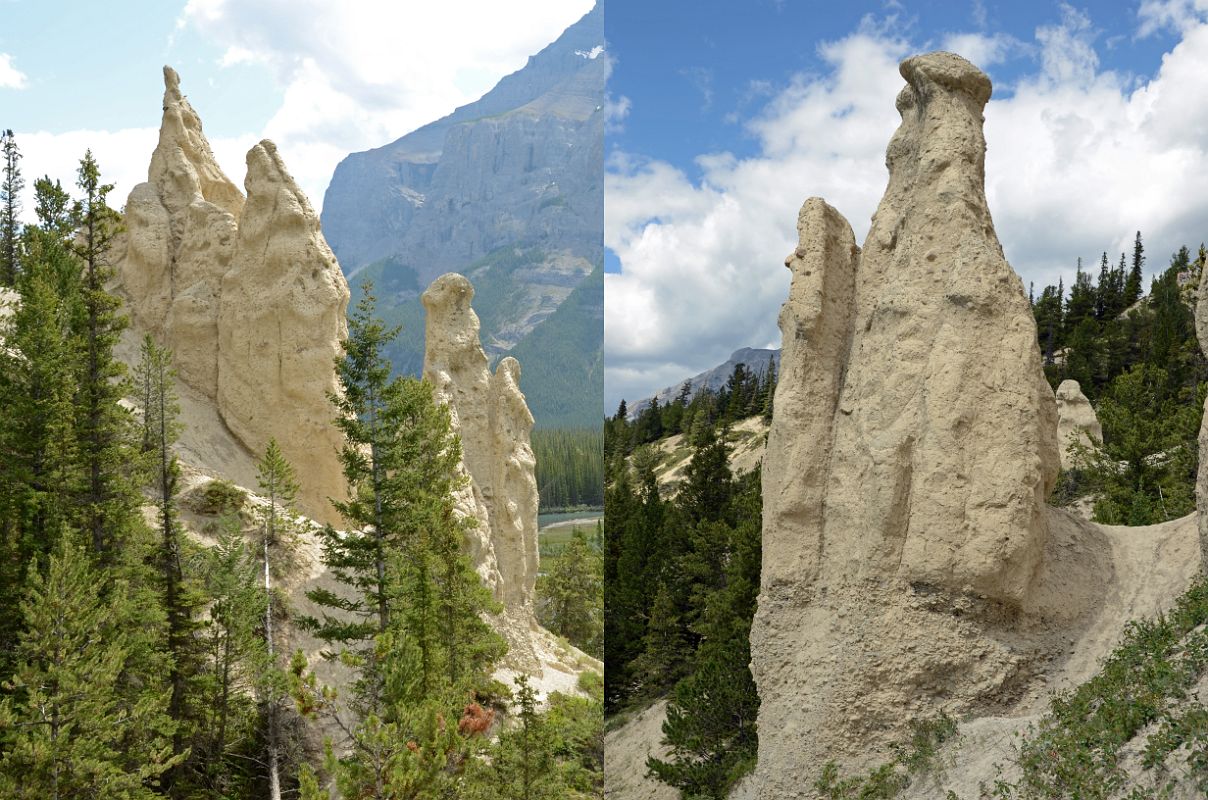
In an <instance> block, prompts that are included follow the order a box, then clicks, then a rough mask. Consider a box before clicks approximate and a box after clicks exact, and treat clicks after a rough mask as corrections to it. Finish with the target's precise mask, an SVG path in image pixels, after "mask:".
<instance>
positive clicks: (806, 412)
mask: <svg viewBox="0 0 1208 800" xmlns="http://www.w3.org/2000/svg"><path fill="white" fill-rule="evenodd" d="M901 74H902V76H903V78H905V79H906V82H907V85H906V87H905V88H903V90H902V92H901V94H899V96H898V100H897V107H898V110H899V112H900V113H901V116H902V123H901V125H900V126H899V127H898V129H897V131H896V132H895V133H894V135H893V138H892V139H891V140H890V143H889V146H888V148H887V150H886V165H887V166H888V168H889V182H888V186H887V188H886V191H885V194H884V196H883V198H882V200H881V203H880V205H879V207H878V208H877V212H876V214H875V215H874V217H873V221H872V226H871V228H870V230H869V234H868V238H867V239H866V241H865V244H864V247H863V249H862V250H861V249H859V248H857V247H856V246H855V240H854V238H853V236H852V232H851V228H850V226H849V225H848V224H847V221H846V220H845V219H843V217H842V216H841V215H840V214H839V212H837V211H835V209H833V208H831V207H830V206H828V205H827V204H826V203H825V202H823V201H822V200H820V199H817V198H813V199H810V200H808V201H806V203H805V206H804V207H803V208H802V210H801V214H800V216H799V218H798V233H799V246H798V247H797V248H796V250H795V251H794V252H793V254H792V255H790V257H789V259H788V261H787V262H786V263H787V266H789V268H790V269H791V270H792V273H793V277H792V285H791V288H790V291H789V298H788V301H787V302H786V303H785V305H784V307H783V308H782V310H781V312H780V329H781V332H782V334H783V336H784V343H783V354H782V359H781V368H780V378H779V383H778V385H777V389H776V397H775V412H774V416H773V420H772V428H771V431H770V432H769V435H768V447H767V454H766V456H765V459H764V463H763V498H764V504H763V564H764V567H763V573H762V585H761V590H760V597H759V606H758V612H757V615H756V618H755V622H754V625H753V628H752V631H751V654H752V671H753V673H754V676H755V679H756V683H757V686H758V689H759V694H760V698H761V706H760V712H759V731H760V736H759V759H758V765H759V766H758V780H757V781H756V783H757V785H758V786H759V791H760V796H761V797H766V798H771V797H776V798H780V797H791V796H796V793H797V792H798V789H799V787H800V786H802V785H809V783H810V782H811V781H812V779H813V777H816V769H817V768H818V767H820V766H821V764H822V763H823V762H824V761H826V760H828V759H830V758H834V759H836V760H839V761H841V762H844V761H847V760H849V759H851V758H856V759H858V758H859V757H860V754H867V753H868V752H869V751H870V745H872V746H874V747H875V746H876V745H877V744H886V743H887V742H888V741H891V740H892V739H893V738H894V737H895V735H896V734H898V733H901V732H902V731H903V730H904V725H905V723H906V721H907V720H908V719H909V718H910V716H911V714H909V713H903V709H906V708H909V709H910V710H911V712H914V711H919V710H928V709H930V710H934V711H938V710H939V709H940V708H943V709H945V710H948V711H949V712H951V711H953V710H954V709H959V708H961V707H964V706H966V705H969V704H974V703H977V702H979V701H980V700H981V699H982V698H984V697H985V696H987V695H990V694H993V693H994V692H996V691H997V690H999V689H1000V688H1001V685H1002V684H1003V682H1004V681H1006V680H1008V679H1009V677H1010V676H1011V675H1012V674H1013V672H1012V665H1013V664H1015V663H1016V661H1017V660H1018V655H1017V654H1016V653H1014V652H1013V651H1012V649H1011V648H1012V645H1010V644H1007V643H1005V642H1004V641H1003V639H1002V637H998V636H995V635H992V633H989V632H988V631H987V630H986V629H984V628H983V627H979V626H982V625H983V624H985V625H990V624H992V623H991V622H988V621H989V620H995V619H1003V618H1009V614H1008V613H1007V612H1005V611H1004V609H1014V610H1016V611H1019V610H1021V609H1026V608H1029V607H1030V606H1029V604H1030V597H1031V591H1032V587H1033V585H1034V583H1035V581H1036V578H1037V575H1038V574H1039V573H1040V568H1041V566H1042V560H1043V559H1044V557H1045V546H1046V542H1047V539H1048V521H1047V519H1048V517H1047V512H1046V510H1045V505H1044V501H1045V498H1046V496H1047V494H1048V492H1049V490H1050V489H1051V488H1052V486H1053V483H1054V481H1055V478H1056V473H1057V469H1058V455H1057V441H1056V440H1057V436H1056V423H1057V418H1056V406H1055V402H1054V398H1053V393H1052V390H1051V389H1050V388H1049V386H1048V384H1047V383H1046V382H1045V378H1044V373H1043V370H1042V368H1041V360H1040V352H1039V349H1038V346H1037V343H1036V326H1035V322H1034V320H1033V317H1032V313H1031V310H1030V309H1029V307H1028V301H1027V297H1026V295H1025V293H1024V290H1023V284H1022V283H1021V281H1020V279H1019V277H1018V276H1017V275H1016V274H1015V273H1014V271H1013V270H1012V269H1011V267H1010V265H1009V264H1007V262H1006V260H1005V259H1004V257H1003V253H1002V247H1001V246H1000V244H999V241H998V238H997V236H996V234H995V232H994V226H993V223H992V221H991V218H990V212H989V209H988V207H987V204H986V197H985V149H986V143H985V137H984V134H983V132H982V110H983V108H984V106H985V104H986V102H987V100H988V99H989V97H990V92H991V88H990V81H989V79H988V78H987V77H986V76H985V74H983V73H982V72H981V71H980V70H978V69H977V68H976V67H975V66H973V65H972V64H970V63H969V62H968V61H966V60H965V59H963V58H961V57H960V56H957V55H954V54H952V53H931V54H928V55H923V56H916V57H913V58H909V59H907V60H905V61H903V62H902V64H901ZM920 598H925V600H920ZM953 608H959V609H963V610H962V611H961V612H960V613H959V614H950V613H946V612H945V611H944V609H953ZM1003 615H1005V616H1003ZM983 621H987V622H984V623H983ZM919 641H925V642H927V647H926V650H927V657H926V658H925V659H920V655H919V651H916V647H917V643H918V642H919ZM971 654H972V655H971ZM803 687H809V688H808V689H806V688H803ZM806 692H808V696H805V694H804V693H806ZM810 769H814V770H815V773H814V774H813V775H811V774H809V770H810Z"/></svg>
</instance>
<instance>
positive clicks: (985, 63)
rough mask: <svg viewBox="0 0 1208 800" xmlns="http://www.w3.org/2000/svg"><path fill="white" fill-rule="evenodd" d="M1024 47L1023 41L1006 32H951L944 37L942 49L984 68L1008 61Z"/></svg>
mask: <svg viewBox="0 0 1208 800" xmlns="http://www.w3.org/2000/svg"><path fill="white" fill-rule="evenodd" d="M1021 48H1022V42H1020V41H1018V40H1017V39H1015V38H1014V37H1013V36H1009V35H1007V34H1005V33H996V34H992V35H989V34H984V33H950V34H948V35H947V36H945V37H944V39H943V43H942V44H941V45H940V49H941V50H947V51H949V52H951V53H957V54H959V55H962V56H964V57H965V58H967V59H969V60H970V61H972V62H973V63H974V64H976V65H977V66H979V67H981V68H982V69H989V68H990V67H992V66H994V65H995V64H1001V63H1003V62H1004V61H1006V60H1007V59H1008V58H1009V57H1010V56H1011V54H1012V53H1013V52H1015V51H1017V50H1019V49H1021Z"/></svg>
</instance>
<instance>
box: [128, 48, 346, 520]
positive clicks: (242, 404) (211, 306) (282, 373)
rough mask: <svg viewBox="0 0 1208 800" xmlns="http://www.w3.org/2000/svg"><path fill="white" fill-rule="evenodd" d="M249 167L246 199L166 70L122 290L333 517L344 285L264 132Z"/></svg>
mask: <svg viewBox="0 0 1208 800" xmlns="http://www.w3.org/2000/svg"><path fill="white" fill-rule="evenodd" d="M247 163H248V175H247V181H246V189H247V192H248V198H247V199H246V200H245V199H244V195H243V193H242V192H240V191H239V189H238V188H237V187H236V186H235V184H234V183H232V182H231V181H230V180H229V179H228V178H227V177H226V175H225V174H224V173H223V171H222V169H221V167H219V166H218V162H217V161H216V160H215V158H214V154H213V152H212V151H211V149H210V145H209V143H208V142H207V141H206V138H205V135H204V133H203V132H202V127H201V120H200V118H199V117H198V116H197V113H196V112H195V111H194V110H193V108H192V106H190V105H189V101H188V100H187V99H185V97H184V96H183V95H182V94H181V91H180V77H179V76H178V75H177V74H176V72H175V71H174V70H173V69H172V68H171V67H164V110H163V121H162V123H161V126H160V135H159V143H158V145H157V146H156V148H155V152H154V153H153V154H152V156H151V166H150V168H149V169H148V177H147V182H145V183H140V184H138V185H137V186H135V187H134V189H133V190H132V191H131V193H130V197H129V199H128V200H127V202H126V215H125V228H126V230H125V232H124V233H123V234H122V236H121V237H120V238H119V240H118V241H117V242H115V246H114V248H113V251H112V252H113V255H114V264H115V267H116V271H117V278H118V289H119V291H120V292H121V293H122V294H124V295H125V297H126V299H127V301H128V302H127V308H128V310H129V313H130V316H131V319H132V322H133V325H134V327H135V329H137V331H138V332H139V333H149V334H150V335H151V336H152V337H153V338H155V339H156V340H157V341H158V342H159V343H160V344H161V345H163V346H165V347H167V348H169V349H170V350H172V353H173V358H174V363H175V365H176V369H177V373H178V375H179V378H180V380H181V381H182V382H183V383H185V384H187V385H188V387H190V388H191V389H192V390H195V391H196V392H197V393H198V394H200V395H201V396H202V397H203V398H205V399H206V400H208V401H209V402H211V403H212V404H213V405H214V408H215V410H216V411H217V412H218V416H219V417H220V418H221V420H222V422H223V423H224V424H225V425H226V426H227V427H228V428H229V429H230V430H231V432H233V433H234V434H235V437H236V438H237V439H238V440H239V442H240V443H241V444H242V445H243V446H244V447H246V448H247V449H248V450H249V451H250V453H249V454H250V455H253V456H254V455H258V454H259V453H261V452H263V450H264V447H265V445H266V444H267V443H268V440H269V438H272V437H275V438H276V439H277V442H278V444H279V445H280V446H281V449H282V452H283V453H284V454H285V456H286V458H288V459H289V460H290V461H291V462H292V463H293V464H294V466H295V469H296V470H297V473H298V478H299V481H300V483H301V485H302V494H301V496H300V497H299V506H300V507H301V509H302V510H303V511H305V512H306V513H307V514H308V515H309V516H311V517H314V518H315V519H320V520H323V521H329V522H333V523H336V522H338V521H339V520H338V516H337V515H336V514H335V512H334V509H333V508H332V507H331V504H330V502H329V501H328V498H329V497H336V498H338V497H342V496H343V495H344V481H343V477H342V472H341V469H340V464H339V459H338V456H337V449H338V446H339V442H340V438H339V434H338V431H337V430H336V428H335V426H334V425H333V424H332V419H333V411H332V408H331V406H330V404H329V402H328V400H327V396H326V393H327V392H329V391H333V390H335V388H336V380H335V370H334V363H335V359H336V357H337V356H339V355H340V352H341V350H340V341H341V340H342V339H343V338H344V337H345V336H346V335H347V324H346V322H345V311H346V308H347V305H348V285H347V283H346V281H345V280H344V276H343V274H342V272H341V271H340V267H339V265H338V264H337V263H336V260H335V257H334V256H333V255H332V253H331V250H330V248H328V247H327V244H326V242H325V241H324V239H323V234H322V233H321V232H320V230H319V218H318V215H317V214H316V213H315V211H314V210H313V209H312V208H311V206H310V203H309V202H308V201H307V199H306V198H305V196H303V194H302V192H301V191H300V190H299V189H298V186H297V184H296V183H295V182H294V180H293V178H291V177H290V175H289V173H288V172H287V171H286V169H285V167H284V165H283V164H282V162H281V159H280V156H279V155H278V154H277V150H276V147H274V146H273V144H272V142H267V141H265V142H261V143H260V144H258V145H256V146H255V147H253V148H252V150H251V151H250V152H249V153H248V161H247ZM202 466H204V465H202Z"/></svg>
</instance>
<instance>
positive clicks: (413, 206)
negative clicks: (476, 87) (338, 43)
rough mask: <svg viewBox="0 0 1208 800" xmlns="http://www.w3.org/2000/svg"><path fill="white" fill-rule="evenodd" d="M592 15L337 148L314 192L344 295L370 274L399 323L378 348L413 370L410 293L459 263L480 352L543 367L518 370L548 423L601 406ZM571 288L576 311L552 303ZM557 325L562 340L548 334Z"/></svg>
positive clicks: (599, 57)
mask: <svg viewBox="0 0 1208 800" xmlns="http://www.w3.org/2000/svg"><path fill="white" fill-rule="evenodd" d="M603 19H604V12H603V9H602V7H600V6H597V7H596V8H595V9H593V10H592V11H591V12H590V13H588V14H587V15H586V16H585V17H583V19H581V20H580V21H579V22H577V23H575V24H574V25H572V26H571V27H570V28H568V29H567V30H566V31H565V32H564V33H563V34H562V35H561V36H560V37H559V38H558V40H557V41H555V42H553V43H552V44H550V45H549V46H548V47H546V48H545V49H544V50H542V51H541V52H540V53H538V54H537V55H535V56H533V57H532V58H530V59H529V62H528V64H526V65H525V67H524V68H522V69H520V70H519V71H517V72H515V73H513V74H512V75H509V76H507V77H505V78H504V79H503V80H501V81H500V82H499V83H498V85H496V86H495V88H494V89H492V90H491V91H490V92H488V93H487V94H486V95H484V96H483V97H482V98H481V99H480V100H478V101H476V102H474V103H471V104H469V105H467V106H463V107H461V108H459V109H457V110H456V111H454V112H453V113H452V114H450V115H449V116H447V117H445V118H443V119H440V120H437V121H436V122H433V123H431V124H429V125H426V126H424V127H422V128H419V129H418V130H416V131H413V132H411V133H409V134H407V135H406V136H403V137H402V138H400V139H398V140H396V141H394V142H392V143H390V144H387V145H384V146H382V147H379V148H376V149H374V150H369V151H366V152H363V153H353V154H351V155H349V156H348V157H346V158H345V159H344V160H343V161H342V162H341V163H340V164H339V166H338V167H337V168H336V171H335V174H334V175H333V176H332V180H331V185H330V186H329V187H328V189H327V193H326V196H325V198H324V204H323V214H322V223H323V229H324V232H325V234H326V236H327V239H328V241H329V242H330V243H331V246H332V250H333V251H334V252H335V254H336V256H337V257H338V259H339V261H340V264H341V265H342V267H343V269H344V271H345V274H346V275H347V276H348V277H349V283H350V285H351V287H352V289H353V291H354V293H355V292H356V291H357V289H358V287H359V285H360V284H361V282H362V281H363V280H366V279H369V280H372V281H374V283H375V285H376V287H377V291H378V294H379V297H380V299H381V308H382V312H383V315H384V316H385V317H386V318H387V319H388V320H389V321H391V322H393V323H395V324H399V325H402V326H403V331H404V333H403V335H402V336H401V337H400V338H399V339H398V340H397V341H396V342H395V343H394V344H393V345H392V346H391V348H390V356H391V359H392V361H393V363H394V366H395V369H396V371H397V372H399V373H402V374H416V373H418V372H419V370H420V368H421V366H422V365H421V361H422V352H423V349H422V344H421V339H422V331H423V327H424V325H423V309H422V307H421V306H420V304H419V300H418V293H419V291H420V290H421V289H422V287H424V286H427V285H428V284H429V283H430V282H431V281H432V280H433V279H434V278H436V277H437V276H438V275H440V274H441V273H444V272H447V271H450V270H454V271H457V272H460V273H462V274H464V275H466V276H467V277H469V278H470V279H471V280H472V281H473V282H474V285H475V287H476V288H477V292H478V297H477V301H476V305H477V307H478V308H479V313H480V318H481V321H482V334H483V341H484V345H485V347H486V350H487V352H488V355H489V356H490V357H491V358H492V360H493V361H494V360H497V359H498V358H500V357H501V356H502V355H504V354H507V353H512V352H514V351H516V348H521V347H522V346H523V347H522V349H521V350H520V352H521V353H522V354H524V355H525V356H526V361H527V362H529V363H536V362H540V363H541V364H542V365H543V368H542V369H534V370H531V371H530V372H529V373H527V374H526V375H525V376H524V377H522V381H523V384H524V385H523V388H524V391H525V394H526V395H527V396H528V397H529V402H530V403H531V404H532V406H533V409H534V411H535V412H536V414H537V417H538V419H539V420H541V423H540V424H542V425H544V426H550V427H565V426H596V425H598V424H599V420H600V416H601V415H600V414H599V413H598V412H597V411H596V410H595V409H596V407H597V405H598V402H597V401H596V400H594V398H598V397H599V396H600V395H601V394H602V389H603V382H602V376H601V374H600V373H601V371H600V369H599V368H598V354H599V353H600V352H601V347H602V342H603V325H602V322H601V319H602V315H603V307H604V292H603V281H602V280H599V281H597V280H595V279H593V277H592V276H593V274H594V273H595V271H596V270H601V269H602V266H603V130H604V128H603V126H604V120H603V111H602V109H603V104H604V85H605V82H606V80H607V78H608V74H609V71H610V68H611V67H610V61H609V58H608V55H607V54H606V53H605V52H604V50H603V43H604V21H603ZM576 291H577V294H575V293H576ZM572 296H573V300H572ZM353 299H354V302H355V299H356V296H355V294H354V298H353ZM568 300H570V301H571V308H572V309H577V310H578V312H577V313H576V314H575V315H574V316H575V317H576V318H575V319H570V318H569V317H570V316H571V314H570V313H563V314H561V315H557V314H556V312H557V311H558V309H559V308H560V307H561V306H563V305H564V304H565V303H566V302H567V301H568ZM572 329H573V331H572ZM568 333H569V335H571V336H573V337H575V338H574V341H575V344H576V348H575V349H574V350H573V351H572V350H571V349H570V348H568V347H566V346H565V345H563V344H561V342H562V341H563V339H564V338H565V337H566V336H567V335H568ZM534 356H535V358H534Z"/></svg>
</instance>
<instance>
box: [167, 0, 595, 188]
mask: <svg viewBox="0 0 1208 800" xmlns="http://www.w3.org/2000/svg"><path fill="white" fill-rule="evenodd" d="M591 7H592V0H524V2H520V3H499V2H494V0H457V2H443V3H398V2H395V1H394V0H355V2H346V3H330V2H325V0H261V1H260V2H255V3H251V2H237V1H236V0H189V2H188V4H187V5H186V7H185V10H184V12H183V14H182V15H181V18H180V20H179V22H178V27H179V28H182V29H183V28H191V29H194V30H196V31H197V32H198V33H199V34H201V35H202V36H203V37H205V38H206V39H207V40H209V41H211V42H212V43H214V44H216V45H218V46H219V47H221V48H223V56H222V58H221V59H220V62H219V63H220V65H223V66H227V65H232V64H247V63H258V64H264V65H266V66H267V67H268V68H269V69H271V70H272V73H273V75H274V76H275V79H276V80H277V82H278V83H279V85H280V86H281V87H282V88H283V91H284V97H283V101H282V104H281V106H280V108H278V109H277V111H276V112H275V113H274V114H273V116H272V118H271V120H270V121H269V122H268V124H267V125H266V127H265V130H264V131H263V133H262V135H263V136H266V137H267V138H270V139H273V140H274V141H275V142H276V143H277V145H278V147H279V148H280V149H281V153H282V157H283V158H284V159H285V163H286V164H287V165H288V166H289V167H290V169H291V170H292V171H294V177H295V178H296V179H297V180H298V182H299V184H300V185H301V186H302V187H303V189H304V190H305V191H306V192H307V194H308V195H310V197H311V200H312V202H313V203H314V204H315V206H316V207H318V206H320V205H321V204H322V200H323V192H324V190H325V189H326V188H327V183H328V181H329V180H330V179H331V174H332V172H333V171H334V169H335V166H336V164H337V163H338V162H339V160H340V159H341V158H342V157H343V156H345V155H347V154H348V153H350V152H353V151H356V150H364V149H367V148H371V147H378V146H380V145H383V144H385V143H387V142H390V141H393V140H394V139H397V138H398V137H400V136H402V135H403V134H405V133H407V132H409V131H411V130H414V129H415V128H417V127H419V126H421V125H424V124H426V123H428V122H431V121H433V120H435V119H438V118H439V117H442V116H444V115H445V114H448V113H449V112H451V111H453V109H454V108H455V107H457V106H459V105H464V104H466V103H469V102H472V101H474V100H477V99H478V98H479V97H480V96H482V95H483V94H485V93H486V92H487V91H488V90H489V89H490V88H491V87H492V86H494V84H495V83H497V82H498V81H499V79H500V78H502V77H503V76H504V75H507V74H509V73H511V72H514V71H516V70H518V69H520V68H521V67H523V66H524V64H525V61H526V60H527V58H528V57H529V56H531V55H533V54H535V53H536V52H538V51H539V50H541V49H542V48H543V47H545V46H546V45H547V44H549V43H550V42H552V41H553V40H554V39H556V38H557V37H558V36H559V35H560V34H561V33H562V31H563V30H565V29H566V28H567V27H569V26H570V25H571V24H572V23H574V22H575V21H577V20H578V19H579V18H580V17H581V16H582V15H584V14H586V13H587V12H588V11H589V10H590V9H591ZM471 23H472V24H471ZM592 52H594V51H592ZM601 52H602V51H601ZM589 55H590V53H589ZM597 55H598V53H597ZM187 77H188V76H187V75H186V76H185V78H186V80H187ZM198 112H199V113H200V114H201V115H202V118H203V119H204V117H205V109H198ZM237 174H240V175H241V174H242V170H240V172H239V173H237Z"/></svg>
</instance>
